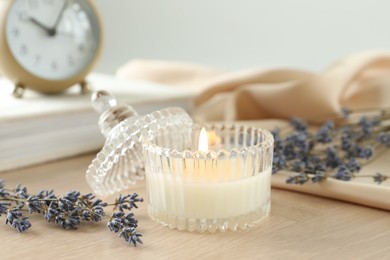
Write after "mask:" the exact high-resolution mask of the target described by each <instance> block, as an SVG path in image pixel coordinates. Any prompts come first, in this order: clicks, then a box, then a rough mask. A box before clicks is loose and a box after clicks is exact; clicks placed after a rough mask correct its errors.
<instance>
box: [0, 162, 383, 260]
mask: <svg viewBox="0 0 390 260" xmlns="http://www.w3.org/2000/svg"><path fill="white" fill-rule="evenodd" d="M92 158H93V155H86V156H81V157H76V158H72V159H67V160H63V161H58V162H53V163H48V164H44V165H40V166H35V167H31V168H26V169H22V170H17V171H11V172H5V173H0V179H4V180H5V181H6V182H7V184H9V185H11V186H14V185H16V184H18V183H21V184H24V185H26V186H28V188H29V191H30V192H37V191H39V190H40V189H44V188H46V189H51V188H53V189H55V191H56V193H57V194H63V193H65V192H66V191H69V190H72V189H77V190H80V191H81V192H84V193H87V192H90V188H89V187H88V185H87V183H86V182H85V179H84V174H85V170H86V168H87V166H88V165H89V163H90V161H91V160H92ZM130 192H138V193H139V194H141V195H142V196H143V197H144V198H145V196H146V191H145V183H144V182H140V183H138V184H137V185H135V186H134V187H132V189H131V191H130ZM109 199H111V200H112V198H109ZM135 214H136V216H137V217H138V219H139V221H140V222H139V224H140V227H139V230H140V231H141V232H142V233H143V234H144V237H143V241H144V245H142V246H139V247H136V248H134V247H132V246H129V245H127V244H126V243H125V242H124V241H123V240H121V239H119V238H118V237H117V236H116V235H115V234H114V233H111V232H109V230H108V229H107V227H106V225H105V223H98V224H95V223H94V224H83V225H81V226H80V227H79V229H78V230H72V231H66V230H62V229H60V228H59V227H57V226H55V225H54V224H48V223H46V222H45V221H44V220H43V218H42V216H40V215H33V216H31V219H30V220H31V222H32V225H33V226H32V228H31V229H30V230H29V231H28V232H27V233H24V234H19V233H17V232H15V231H14V230H13V229H12V228H10V227H8V226H6V225H5V224H4V222H5V220H4V216H2V217H1V221H0V222H1V224H0V259H389V257H390V256H389V253H390V215H389V212H386V211H381V210H377V209H372V208H368V207H363V206H357V205H353V204H348V203H344V202H340V201H335V200H329V199H323V198H319V197H314V196H308V195H304V194H300V193H294V192H289V191H284V190H278V189H273V190H272V209H271V215H270V217H269V218H268V219H267V220H266V221H265V222H263V223H262V224H259V225H257V226H255V227H254V228H251V229H247V230H245V231H238V232H234V233H233V232H226V233H215V234H198V233H187V232H180V231H176V230H170V229H168V228H166V227H163V226H161V225H160V224H158V223H155V222H153V221H152V220H150V219H149V217H148V214H147V210H146V202H144V203H143V204H141V206H140V208H139V209H137V210H136V211H135Z"/></svg>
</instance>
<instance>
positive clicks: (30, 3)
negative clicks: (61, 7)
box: [28, 0, 38, 9]
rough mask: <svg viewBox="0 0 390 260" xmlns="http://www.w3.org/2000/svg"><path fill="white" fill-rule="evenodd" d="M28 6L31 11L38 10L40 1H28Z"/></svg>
mask: <svg viewBox="0 0 390 260" xmlns="http://www.w3.org/2000/svg"><path fill="white" fill-rule="evenodd" d="M28 6H29V7H30V9H36V8H38V0H28Z"/></svg>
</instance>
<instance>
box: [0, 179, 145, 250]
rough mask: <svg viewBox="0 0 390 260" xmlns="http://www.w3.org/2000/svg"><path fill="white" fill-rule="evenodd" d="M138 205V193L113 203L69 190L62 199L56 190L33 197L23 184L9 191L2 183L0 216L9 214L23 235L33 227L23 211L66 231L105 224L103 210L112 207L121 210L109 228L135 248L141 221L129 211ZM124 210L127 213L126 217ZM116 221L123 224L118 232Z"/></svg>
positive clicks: (13, 223) (11, 222)
mask: <svg viewBox="0 0 390 260" xmlns="http://www.w3.org/2000/svg"><path fill="white" fill-rule="evenodd" d="M138 202H143V199H142V198H140V197H139V196H138V194H137V193H133V194H128V195H125V196H122V195H120V196H119V198H118V199H116V200H115V202H114V203H112V204H108V203H106V202H103V201H102V200H101V199H96V198H95V196H94V195H93V194H91V193H88V194H85V195H81V193H80V192H78V191H70V192H68V193H66V194H65V195H64V196H62V197H58V196H56V195H55V194H54V191H53V190H51V191H49V190H42V191H40V192H39V193H37V194H36V195H33V194H28V192H27V188H26V187H25V186H21V185H18V186H17V187H16V188H15V189H6V188H5V183H4V181H3V180H0V216H1V215H3V214H6V224H9V225H11V226H12V227H13V228H15V229H16V230H18V231H19V232H21V233H22V232H25V231H27V230H28V229H29V228H30V227H31V223H30V222H29V221H28V218H27V217H25V216H24V215H23V213H22V211H28V212H29V213H30V214H32V213H40V214H42V215H43V217H44V219H46V221H48V222H54V223H55V224H57V225H59V226H61V227H62V228H64V229H77V227H78V226H79V225H80V223H81V222H83V221H87V222H99V221H102V219H103V217H105V212H104V208H106V207H108V206H113V207H114V209H116V208H118V209H119V214H118V213H114V214H113V215H112V217H111V218H110V219H109V221H108V223H107V225H108V227H109V228H110V230H111V231H114V232H115V233H119V237H122V238H123V239H124V240H125V241H127V242H128V243H131V244H132V245H134V246H136V245H137V244H138V243H141V244H142V241H141V239H140V237H141V236H142V234H141V233H139V232H138V231H137V227H138V220H137V219H136V218H135V217H134V214H133V213H132V212H130V211H131V210H132V209H133V208H138V205H137V203H138ZM125 211H127V212H128V213H127V214H125ZM115 221H118V223H120V226H118V227H119V229H116V228H115ZM118 225H119V224H118Z"/></svg>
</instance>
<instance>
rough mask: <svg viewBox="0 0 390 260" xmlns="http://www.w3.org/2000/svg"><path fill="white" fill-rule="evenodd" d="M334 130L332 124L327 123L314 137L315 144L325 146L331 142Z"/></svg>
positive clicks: (330, 122) (331, 122)
mask: <svg viewBox="0 0 390 260" xmlns="http://www.w3.org/2000/svg"><path fill="white" fill-rule="evenodd" d="M333 129H334V122H333V121H327V122H326V123H325V124H324V125H322V126H321V128H320V129H319V130H318V132H317V133H316V135H315V138H316V140H317V142H319V143H323V144H327V143H331V142H332V141H333V137H332V130H333Z"/></svg>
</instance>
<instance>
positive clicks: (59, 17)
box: [52, 0, 68, 35]
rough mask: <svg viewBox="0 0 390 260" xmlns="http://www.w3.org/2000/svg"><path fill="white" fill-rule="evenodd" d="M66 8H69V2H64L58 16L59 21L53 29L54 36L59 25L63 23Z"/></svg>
mask: <svg viewBox="0 0 390 260" xmlns="http://www.w3.org/2000/svg"><path fill="white" fill-rule="evenodd" d="M66 7H68V0H64V5H63V6H62V8H61V11H60V13H59V14H58V16H57V20H56V22H55V23H54V26H53V27H52V30H54V35H55V34H56V31H57V27H58V24H59V23H60V22H61V19H62V16H63V14H64V11H65V9H66Z"/></svg>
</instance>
